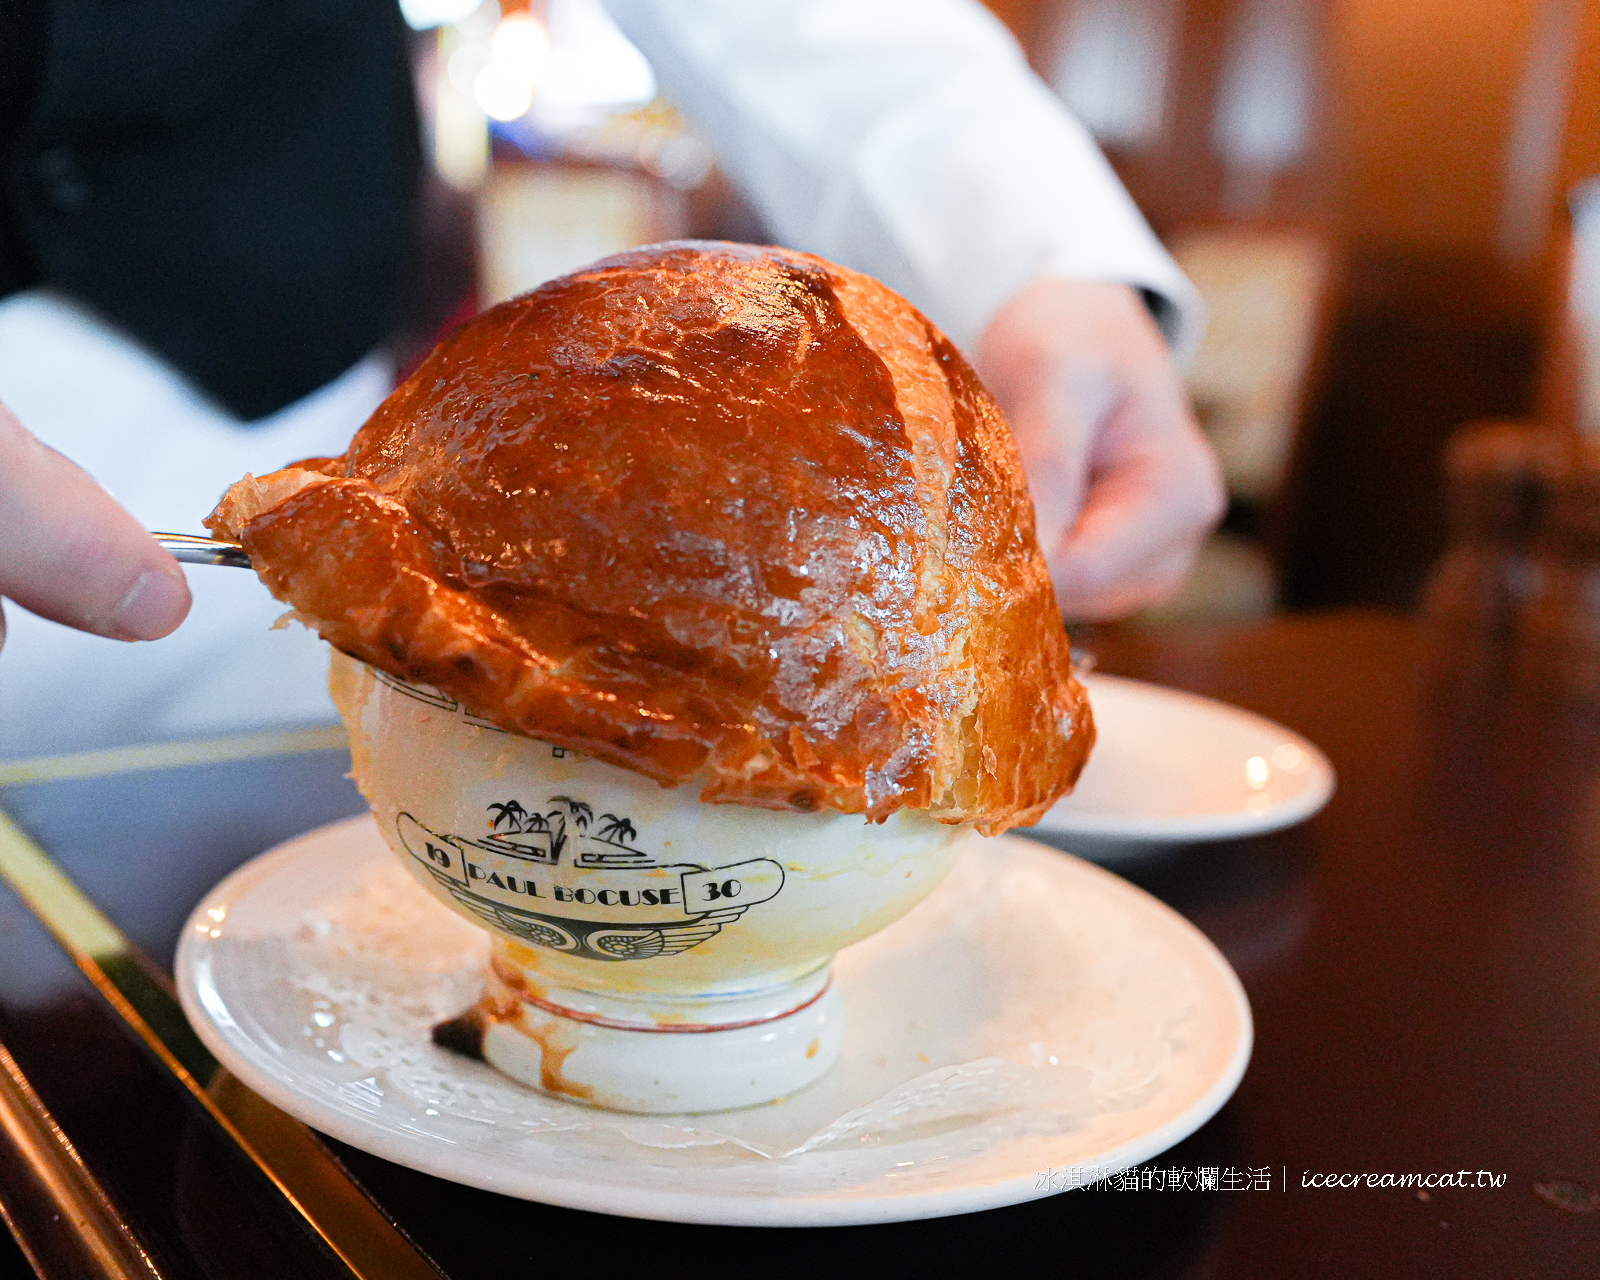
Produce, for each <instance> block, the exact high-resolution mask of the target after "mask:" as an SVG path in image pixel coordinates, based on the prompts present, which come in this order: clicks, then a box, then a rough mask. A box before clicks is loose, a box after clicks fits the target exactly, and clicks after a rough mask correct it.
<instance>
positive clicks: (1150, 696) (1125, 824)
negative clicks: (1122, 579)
mask: <svg viewBox="0 0 1600 1280" xmlns="http://www.w3.org/2000/svg"><path fill="white" fill-rule="evenodd" d="M1080 678H1081V679H1082V680H1083V686H1084V688H1085V689H1086V690H1087V691H1088V694H1089V705H1090V706H1091V707H1092V708H1093V710H1094V723H1095V733H1096V741H1095V748H1094V751H1093V753H1092V754H1091V755H1090V756H1089V763H1088V765H1087V766H1085V768H1084V771H1083V776H1082V777H1081V778H1079V779H1078V785H1077V787H1076V788H1074V790H1073V792H1072V794H1071V795H1069V796H1067V797H1066V799H1064V800H1062V801H1061V802H1060V803H1059V804H1057V805H1055V806H1054V807H1053V808H1052V809H1051V810H1050V811H1049V812H1048V813H1046V814H1045V815H1044V817H1043V818H1041V819H1040V820H1039V823H1038V825H1037V826H1036V827H1035V828H1033V829H1034V830H1036V831H1039V832H1041V833H1047V834H1049V835H1052V836H1068V837H1072V836H1084V837H1089V838H1091V839H1093V840H1095V841H1103V842H1116V841H1127V842H1130V843H1133V844H1137V845H1139V846H1141V847H1142V846H1147V845H1155V844H1165V843H1174V842H1180V841H1190V840H1225V839H1232V838H1235V837H1239V836H1249V835H1258V834H1261V833H1263V832H1267V831H1277V830H1279V829H1281V828H1283V827H1292V826H1294V825H1295V824H1296V823H1297V822H1304V821H1305V820H1306V819H1307V818H1309V817H1311V815H1312V814H1314V813H1316V812H1317V811H1318V810H1319V809H1321V808H1322V806H1323V805H1325V804H1327V803H1328V798H1329V797H1330V796H1332V794H1333V788H1334V773H1333V766H1332V765H1331V764H1330V763H1329V762H1328V758H1327V757H1326V756H1325V755H1323V754H1322V752H1320V751H1319V750H1317V748H1316V747H1315V746H1313V745H1312V744H1311V743H1310V742H1308V741H1306V739H1304V738H1302V737H1301V736H1300V735H1299V734H1298V733H1295V732H1294V731H1293V730H1291V729H1285V728H1284V727H1283V726H1282V725H1281V724H1275V723H1273V722H1272V721H1271V720H1268V719H1265V718H1264V717H1262V716H1258V715H1255V714H1253V713H1251V712H1249V711H1243V710H1241V709H1240V708H1238V707H1234V706H1229V705H1228V704H1227V703H1225V702H1218V701H1216V700H1215V699H1213V698H1203V697H1201V696H1200V695H1199V694H1194V693H1184V692H1182V691H1180V690H1177V689H1166V688H1162V687H1161V686H1160V685H1153V684H1146V683H1144V682H1143V681H1140V680H1127V679H1123V678H1122V677H1120V676H1107V675H1089V676H1087V677H1080ZM1094 847H1095V848H1096V849H1099V848H1100V847H1101V846H1100V845H1098V844H1097V845H1096V846H1094ZM1087 851H1088V850H1087V849H1086V850H1085V852H1087Z"/></svg>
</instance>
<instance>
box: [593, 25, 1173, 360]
mask: <svg viewBox="0 0 1600 1280" xmlns="http://www.w3.org/2000/svg"><path fill="white" fill-rule="evenodd" d="M604 3H605V6H606V8H607V10H608V11H609V12H610V13H611V14H612V16H613V17H614V18H615V19H616V21H617V23H618V25H619V26H621V27H622V29H623V31H624V32H625V33H626V34H627V36H628V37H629V39H631V40H632V41H633V42H634V43H635V44H636V45H638V46H639V48H640V49H641V50H642V51H643V52H644V54H645V56H646V57H647V58H648V59H649V60H650V62H651V65H652V66H653V67H654V69H655V72H656V75H657V78H658V79H659V81H660V83H661V86H662V90H663V92H664V93H665V94H666V95H667V97H668V98H669V99H671V100H672V101H673V102H674V103H675V104H676V105H677V106H678V108H679V109H680V110H681V111H682V112H683V113H684V115H685V116H686V117H687V118H688V120H689V121H690V122H691V123H692V124H693V125H694V126H695V128H696V129H697V130H698V131H699V132H700V133H701V134H702V135H703V136H704V137H705V138H706V140H707V141H708V142H709V143H710V144H711V146H712V148H713V149H714V150H715V152H716V154H717V158H718V161H719V163H720V164H721V165H722V167H723V169H724V171H725V172H726V173H727V174H728V177H729V179H730V180H731V181H732V182H733V183H734V184H735V185H736V186H737V187H738V188H739V189H740V191H741V192H742V193H743V194H744V195H745V197H746V198H747V199H749V200H750V201H751V203H752V204H753V205H754V206H755V207H756V209H757V210H758V211H759V212H760V213H761V215H762V216H763V218H764V219H765V220H766V222H767V225H768V226H769V227H770V228H771V230H772V231H773V233H774V235H776V236H777V238H778V239H779V240H780V241H782V242H783V243H785V244H788V245H790V246H792V247H794V248H798V249H805V250H809V251H810V252H813V253H817V254H820V255H821V256H823V257H825V258H829V259H832V260H833V261H836V262H841V263H843V264H845V265H847V266H851V267H855V268H857V269H858V270H861V271H865V272H868V273H869V274H871V275H874V276H876V277H878V278H879V279H881V280H882V281H883V282H884V283H885V284H888V285H889V286H891V287H892V288H894V289H896V290H898V291H899V292H901V293H903V294H904V295H905V296H906V297H907V298H909V299H910V300H911V301H912V302H914V303H915V304H916V305H917V306H918V307H920V308H921V309H922V310H923V311H924V312H926V313H927V314H928V315H929V316H930V317H931V318H932V319H933V320H934V321H935V322H936V323H937V324H939V325H940V327H942V328H943V329H944V330H945V331H946V332H947V333H948V334H949V335H950V337H951V338H952V339H953V340H954V341H955V342H956V343H957V344H958V345H962V346H966V347H969V348H970V346H971V345H972V343H973V342H974V341H975V340H976V339H977V337H978V335H979V334H980V333H982V331H983V329H984V326H985V325H986V324H987V323H988V321H989V319H990V317H991V316H993V314H994V313H995V311H996V310H997V309H998V308H999V306H1000V305H1001V303H1003V302H1004V301H1005V300H1006V299H1007V298H1009V297H1010V296H1011V295H1012V294H1014V293H1015V292H1016V291H1017V290H1019V289H1021V288H1022V287H1023V286H1024V285H1026V284H1028V283H1030V282H1031V281H1033V280H1034V279H1036V278H1038V277H1041V276H1047V277H1078V278H1089V279H1096V280H1115V281H1120V282H1123V283H1126V284H1130V285H1133V286H1135V287H1137V288H1141V289H1144V290H1147V291H1148V292H1149V294H1151V295H1154V296H1155V298H1156V304H1155V311H1156V317H1157V320H1158V321H1159V322H1160V323H1161V325H1162V328H1163V329H1164V331H1165V332H1166V334H1167V337H1168V340H1169V341H1170V342H1171V343H1172V345H1173V346H1174V348H1175V349H1176V350H1177V352H1178V353H1179V355H1180V356H1181V355H1183V354H1186V353H1187V352H1188V350H1189V349H1191V348H1192V347H1193V345H1194V344H1195V342H1196V341H1198V338H1199V330H1200V327H1201V323H1202V321H1201V306H1200V303H1199V300H1198V297H1197V295H1196V294H1195V292H1194V289H1193V287H1192V286H1191V285H1190V284H1189V282H1188V281H1187V280H1186V279H1185V278H1184V276H1183V273H1182V272H1181V271H1179V269H1178V268H1177V266H1176V264H1175V263H1174V262H1173V261H1172V259H1171V258H1170V257H1169V256H1168V255H1167V253H1166V251H1165V250H1164V249H1163V248H1162V247H1161V245H1160V243H1159V242H1158V241H1157V240H1156V238H1155V236H1154V235H1153V234H1152V233H1151V231H1150V228H1149V226H1148V225H1147V224H1146V223H1145V220H1144V218H1143V217H1142V216H1141V215H1140V213H1139V211H1138V209H1136V208H1135V207H1134V205H1133V202H1132V201H1131V200H1130V199H1129V198H1128V195H1127V193H1126V192H1125V191H1124V190H1123V189H1122V186H1121V184H1120V183H1119V182H1118V181H1117V178H1116V176H1115V175H1114V174H1113V173H1112V171H1111V167H1110V166H1109V165H1108V164H1107V163H1106V161H1105V158H1104V157H1103V156H1102V155H1101V154H1100V152H1099V150H1098V149H1097V148H1096V146H1095V144H1094V142H1093V140H1092V139H1091V138H1090V137H1089V135H1088V133H1087V131H1086V130H1085V129H1084V128H1083V127H1082V126H1081V125H1080V124H1079V123H1078V122H1077V121H1076V120H1074V119H1073V118H1072V117H1071V116H1070V115H1068V113H1067V112H1066V110H1065V109H1064V108H1063V107H1062V105H1061V103H1060V102H1059V100H1058V99H1057V98H1056V97H1055V95H1054V94H1053V93H1051V92H1050V90H1049V89H1048V88H1046V87H1045V85H1044V84H1043V83H1041V82H1040V81H1039V79H1038V78H1037V77H1036V76H1034V75H1033V73H1032V72H1031V71H1030V70H1029V68H1028V66H1027V63H1026V62H1025V60H1024V59H1023V57H1022V53H1021V51H1020V50H1019V49H1018V48H1017V46H1016V44H1015V42H1014V41H1013V40H1012V39H1011V37H1010V35H1009V33H1007V31H1006V30H1005V28H1004V27H1003V26H1002V25H1001V24H1000V23H999V22H998V21H997V20H996V19H995V18H993V17H992V16H991V15H990V14H989V13H988V11H987V10H985V9H984V8H983V7H982V6H981V5H980V4H978V3H977V0H604Z"/></svg>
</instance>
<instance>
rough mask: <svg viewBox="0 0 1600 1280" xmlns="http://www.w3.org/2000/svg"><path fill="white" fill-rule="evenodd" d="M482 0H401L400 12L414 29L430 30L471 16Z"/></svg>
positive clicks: (407, 23)
mask: <svg viewBox="0 0 1600 1280" xmlns="http://www.w3.org/2000/svg"><path fill="white" fill-rule="evenodd" d="M481 3H482V0H400V14H401V16H402V17H403V18H405V20H406V25H407V26H408V27H410V28H411V29H412V30H413V31H429V30H431V29H432V28H434V27H442V26H444V25H445V24H446V23H448V22H460V21H461V20H462V19H464V18H467V17H469V16H470V15H471V14H472V13H473V11H474V10H476V9H477V8H478V6H479V5H480V4H481Z"/></svg>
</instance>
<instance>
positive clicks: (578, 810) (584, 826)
mask: <svg viewBox="0 0 1600 1280" xmlns="http://www.w3.org/2000/svg"><path fill="white" fill-rule="evenodd" d="M550 803H551V804H564V805H566V806H567V812H568V813H570V814H571V815H572V825H573V826H575V827H577V828H578V830H579V831H587V830H588V829H589V823H590V822H592V821H593V820H594V810H593V809H592V808H590V807H589V805H587V804H585V803H584V802H583V801H582V800H574V799H573V798H572V797H571V796H551V797H550Z"/></svg>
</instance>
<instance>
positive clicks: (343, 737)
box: [0, 724, 349, 787]
mask: <svg viewBox="0 0 1600 1280" xmlns="http://www.w3.org/2000/svg"><path fill="white" fill-rule="evenodd" d="M348 745H349V736H348V735H347V734H346V733H345V730H344V728H343V726H341V725H331V724H330V725H316V726H313V727H311V728H306V729H271V730H266V731H264V732H261V733H240V734H233V735H230V736H228V737H223V738H192V739H189V740H187V741H183V742H151V743H143V744H141V745H139V746H132V747H111V748H108V749H106V750H103V751H76V752H73V753H72V754H70V755H61V756H39V757H36V758H34V759H31V760H6V761H0V787H15V786H27V785H29V784H32V783H36V782H61V781H65V780H68V779H78V778H99V777H104V776H106V775H108V774H113V773H139V772H145V771H148V770H153V769H175V768H178V767H180V766H183V765H197V764H226V763H228V762H230V761H234V760H254V759H259V758H262V757H265V756H283V755H295V754H297V753H298V752H301V751H328V750H333V749H336V748H340V747H346V746H348Z"/></svg>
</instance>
